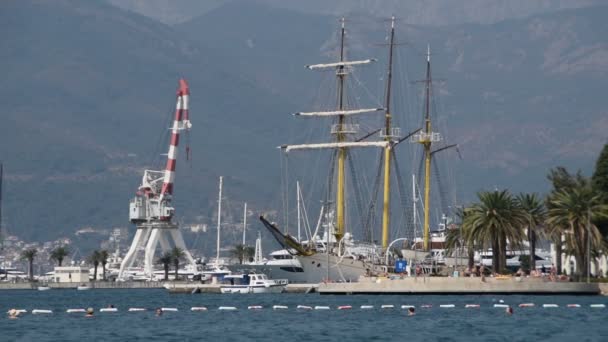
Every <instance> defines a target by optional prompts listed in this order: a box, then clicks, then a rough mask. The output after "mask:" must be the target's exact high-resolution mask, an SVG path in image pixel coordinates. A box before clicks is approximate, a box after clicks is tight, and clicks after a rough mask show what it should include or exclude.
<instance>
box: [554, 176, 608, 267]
mask: <svg viewBox="0 0 608 342" xmlns="http://www.w3.org/2000/svg"><path fill="white" fill-rule="evenodd" d="M549 203H550V207H549V211H548V218H547V223H548V224H549V225H551V226H554V227H561V228H562V229H563V233H564V235H565V244H566V248H567V250H568V252H569V254H572V255H573V256H574V258H575V260H576V266H577V267H576V268H577V271H578V273H579V275H583V274H584V272H585V271H586V270H588V268H589V263H590V261H591V260H589V259H588V258H587V255H588V254H587V243H589V245H590V247H591V250H596V251H597V250H602V249H604V248H605V244H604V241H603V237H602V234H601V233H600V231H599V229H598V228H597V226H596V225H595V224H594V223H593V222H595V220H596V219H602V218H606V217H608V205H605V204H602V203H601V200H600V195H598V194H597V193H596V192H595V191H594V190H593V188H592V187H591V186H590V183H589V182H588V181H585V182H581V183H579V184H578V185H576V186H574V187H571V188H569V189H563V190H560V191H558V192H555V193H554V194H552V196H551V197H550V199H549ZM590 252H591V251H590Z"/></svg>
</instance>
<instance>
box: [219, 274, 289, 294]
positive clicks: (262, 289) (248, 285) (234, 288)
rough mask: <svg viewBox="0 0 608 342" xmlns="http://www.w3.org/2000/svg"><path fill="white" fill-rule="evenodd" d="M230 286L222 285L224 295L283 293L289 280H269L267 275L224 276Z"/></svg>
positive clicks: (221, 289)
mask: <svg viewBox="0 0 608 342" xmlns="http://www.w3.org/2000/svg"><path fill="white" fill-rule="evenodd" d="M224 281H229V282H230V284H226V285H221V286H220V291H221V292H222V293H281V292H283V290H284V289H285V286H287V279H274V280H273V279H268V277H267V276H266V275H265V274H258V273H251V274H234V275H226V276H224Z"/></svg>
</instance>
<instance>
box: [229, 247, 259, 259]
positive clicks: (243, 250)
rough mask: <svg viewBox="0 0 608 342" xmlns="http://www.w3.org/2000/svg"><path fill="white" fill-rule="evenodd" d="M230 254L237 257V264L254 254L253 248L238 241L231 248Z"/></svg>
mask: <svg viewBox="0 0 608 342" xmlns="http://www.w3.org/2000/svg"><path fill="white" fill-rule="evenodd" d="M230 255H232V256H233V257H235V258H237V259H238V260H239V264H243V261H244V260H249V258H252V257H253V256H254V255H255V248H253V247H248V246H245V245H243V244H240V243H239V244H237V245H235V246H234V247H233V248H232V250H231V251H230Z"/></svg>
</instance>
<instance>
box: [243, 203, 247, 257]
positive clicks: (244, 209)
mask: <svg viewBox="0 0 608 342" xmlns="http://www.w3.org/2000/svg"><path fill="white" fill-rule="evenodd" d="M245 234H247V202H245V206H244V207H243V246H245Z"/></svg>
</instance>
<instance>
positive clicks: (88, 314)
mask: <svg viewBox="0 0 608 342" xmlns="http://www.w3.org/2000/svg"><path fill="white" fill-rule="evenodd" d="M93 312H94V311H93V308H88V309H87V313H86V315H84V317H93Z"/></svg>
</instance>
